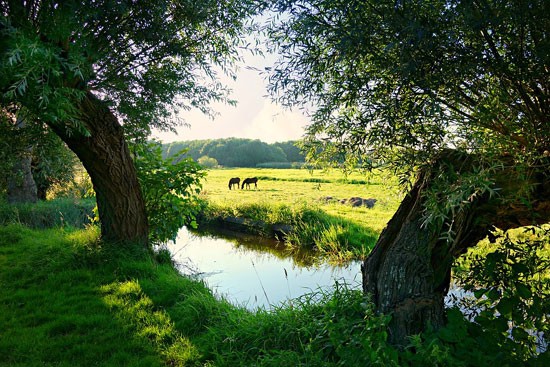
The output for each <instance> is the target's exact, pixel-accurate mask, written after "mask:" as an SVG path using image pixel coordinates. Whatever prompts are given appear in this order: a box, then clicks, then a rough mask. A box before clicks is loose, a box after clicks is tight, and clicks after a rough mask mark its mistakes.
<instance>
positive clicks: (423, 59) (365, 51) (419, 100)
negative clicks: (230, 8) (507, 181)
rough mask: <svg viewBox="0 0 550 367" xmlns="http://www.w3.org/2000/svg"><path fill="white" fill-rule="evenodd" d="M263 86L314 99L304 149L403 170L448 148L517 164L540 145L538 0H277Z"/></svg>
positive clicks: (543, 126) (544, 77)
mask: <svg viewBox="0 0 550 367" xmlns="http://www.w3.org/2000/svg"><path fill="white" fill-rule="evenodd" d="M274 4H275V5H274V8H275V9H276V10H277V11H278V12H281V13H282V14H283V15H281V14H280V13H277V14H276V15H274V16H273V18H272V19H271V23H270V24H269V25H268V29H269V36H270V38H271V39H272V42H273V46H274V47H275V48H276V49H277V50H278V51H279V52H280V53H281V58H280V61H279V62H278V64H277V65H275V67H274V68H273V69H272V70H271V73H270V81H271V86H270V88H271V92H272V93H273V95H274V96H275V97H276V98H277V99H278V100H280V101H281V102H283V103H285V104H289V105H294V104H302V105H304V106H306V105H307V106H311V105H313V106H318V107H317V108H316V109H315V110H314V111H313V124H311V125H310V126H309V127H308V129H307V133H306V137H305V141H304V147H305V148H307V149H308V152H309V153H308V154H309V155H310V158H320V159H321V160H325V161H327V160H328V161H332V162H334V163H337V164H342V163H349V164H352V165H355V164H357V162H359V163H361V164H364V165H366V167H370V166H372V165H376V164H392V165H393V166H394V167H395V168H396V169H400V168H405V169H406V170H407V171H408V172H410V171H411V170H414V168H415V167H416V166H419V165H423V164H426V163H428V164H429V162H430V161H431V160H430V158H433V157H434V155H436V154H437V153H438V152H439V151H440V150H441V149H442V148H449V147H453V148H456V149H461V150H464V151H468V152H476V153H480V154H483V155H486V156H491V155H500V154H501V153H502V152H506V153H507V154H509V155H513V156H515V157H516V158H517V159H518V160H520V161H524V162H527V161H530V160H531V159H537V158H540V156H541V155H542V154H543V152H544V151H545V150H547V149H548V147H549V146H550V140H549V139H550V138H549V135H548V133H547V132H548V131H550V127H549V125H548V123H549V122H548V119H547V118H546V117H545V116H547V111H546V110H545V109H546V107H545V106H547V105H548V102H549V98H550V96H549V92H550V90H549V89H548V88H549V85H548V82H547V81H548V79H549V72H550V68H549V67H548V65H549V64H550V56H549V55H550V52H549V50H550V43H549V41H548V33H547V29H548V27H549V25H550V15H549V14H550V8H549V7H550V4H549V3H548V2H547V1H544V0H538V1H534V2H533V1H530V2H525V1H521V0H508V1H504V2H503V1H497V0H490V1H484V2H472V1H439V0H433V1H424V0H422V1H420V0H419V1H416V0H413V1H403V2H397V3H396V2H395V1H377V2H376V3H370V2H364V1H359V0H354V1H343V0H299V1H287V0H280V1H276V2H274Z"/></svg>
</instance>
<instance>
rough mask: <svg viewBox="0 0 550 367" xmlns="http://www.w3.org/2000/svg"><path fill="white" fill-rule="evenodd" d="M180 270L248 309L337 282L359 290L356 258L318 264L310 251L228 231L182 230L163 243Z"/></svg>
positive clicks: (279, 302)
mask: <svg viewBox="0 0 550 367" xmlns="http://www.w3.org/2000/svg"><path fill="white" fill-rule="evenodd" d="M167 249H168V250H169V251H170V252H171V254H172V257H173V258H174V260H175V261H176V265H177V268H178V270H179V271H180V272H181V273H183V274H186V275H190V276H194V277H197V278H199V279H202V280H203V281H204V282H205V283H206V284H207V285H208V286H209V287H210V288H211V289H212V290H213V291H214V293H215V294H216V295H217V296H219V297H223V298H225V299H226V300H228V301H229V302H231V303H233V304H235V305H240V306H244V307H246V308H248V309H250V310H254V309H257V308H265V309H271V308H273V307H277V306H281V305H283V304H285V303H288V302H290V301H291V300H292V299H295V298H298V297H300V296H302V295H304V294H306V293H311V292H315V291H330V290H331V289H332V287H334V286H335V284H336V282H338V283H340V284H342V283H346V285H347V286H348V287H350V288H353V289H360V288H361V266H360V262H359V261H355V262H352V263H350V264H348V265H346V266H336V265H331V264H328V263H324V262H321V261H320V260H319V258H318V257H317V256H316V255H315V254H314V252H313V251H300V252H299V253H293V254H290V253H289V250H288V249H286V248H285V246H284V245H283V244H282V243H280V242H277V241H275V240H270V239H264V238H259V237H256V236H247V235H243V234H241V233H236V232H231V231H216V233H215V234H209V233H204V232H201V233H198V232H191V231H189V230H188V229H187V228H185V227H184V228H182V229H181V230H180V231H179V233H178V236H177V239H176V241H174V242H172V243H170V244H168V245H167Z"/></svg>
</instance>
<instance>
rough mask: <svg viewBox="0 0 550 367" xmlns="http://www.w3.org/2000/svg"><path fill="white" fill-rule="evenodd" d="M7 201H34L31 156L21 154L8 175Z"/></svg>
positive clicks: (13, 202)
mask: <svg viewBox="0 0 550 367" xmlns="http://www.w3.org/2000/svg"><path fill="white" fill-rule="evenodd" d="M7 181H8V190H7V191H8V192H7V197H8V203H10V204H15V203H36V201H37V200H38V196H37V190H36V184H35V182H34V179H33V177H32V173H31V157H30V156H25V155H24V156H21V157H19V159H18V160H17V162H16V163H15V164H14V166H13V169H12V174H11V175H8V180H7Z"/></svg>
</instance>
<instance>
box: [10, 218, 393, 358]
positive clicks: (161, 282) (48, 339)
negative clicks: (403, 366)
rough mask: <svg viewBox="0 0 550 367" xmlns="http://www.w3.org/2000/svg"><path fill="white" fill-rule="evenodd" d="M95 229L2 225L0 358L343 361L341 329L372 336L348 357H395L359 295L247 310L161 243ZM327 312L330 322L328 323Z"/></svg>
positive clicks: (346, 339)
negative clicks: (150, 247) (122, 239)
mask: <svg viewBox="0 0 550 367" xmlns="http://www.w3.org/2000/svg"><path fill="white" fill-rule="evenodd" d="M97 236H98V232H97V230H96V229H94V228H90V229H87V230H60V229H49V230H40V231H39V230H31V229H28V228H25V227H21V226H18V225H10V226H3V227H0V262H1V266H0V269H1V270H0V279H1V287H0V326H1V329H0V330H2V337H1V338H0V365H3V366H39V365H61V366H75V365H80V366H86V365H97V364H98V363H99V365H102V366H120V365H126V366H164V365H175V366H183V365H219V366H238V365H243V366H249V365H266V366H270V365H271V366H275V365H281V363H282V362H283V361H284V362H285V364H286V365H288V364H287V363H291V364H292V362H291V361H293V362H296V363H297V364H292V365H300V364H304V363H309V362H307V361H312V363H314V364H310V365H321V364H317V363H323V365H328V366H330V365H333V364H334V365H337V362H338V363H340V362H342V361H346V358H348V357H346V356H338V353H336V350H337V349H338V348H342V347H340V344H341V345H342V346H345V345H346V344H348V345H349V343H350V341H351V339H349V338H360V339H364V340H371V339H372V341H375V343H369V344H371V346H369V347H368V348H367V349H365V347H366V346H361V345H359V344H357V345H350V346H349V347H343V348H344V349H347V350H348V353H351V354H354V355H356V356H355V358H359V359H364V358H367V359H370V358H371V357H369V356H371V355H372V353H374V351H375V350H377V349H378V350H381V348H383V349H384V352H383V353H381V354H379V355H377V356H376V360H379V361H387V362H391V361H395V362H396V361H397V360H396V358H397V355H396V354H395V352H394V351H393V350H392V349H391V348H390V347H387V346H385V343H384V337H383V336H384V334H383V332H382V330H383V322H384V320H383V319H382V318H380V317H375V316H373V315H372V313H371V311H370V308H369V307H368V306H367V303H365V300H364V299H363V296H362V295H361V294H360V293H359V292H352V291H347V290H345V289H342V290H339V291H338V292H337V293H335V294H330V295H329V294H312V295H310V296H308V297H305V298H303V299H302V301H301V304H298V303H297V304H296V306H295V307H294V308H293V309H281V310H278V311H274V312H266V311H263V312H257V313H252V312H249V311H247V310H245V309H242V308H239V307H235V306H232V305H230V304H228V303H227V302H225V301H223V300H219V299H216V298H215V297H214V296H213V295H212V292H211V291H210V290H209V289H208V288H206V286H205V285H204V284H203V283H201V282H198V281H193V280H191V279H189V278H186V277H183V276H181V275H180V274H178V273H177V271H176V270H175V269H174V267H173V266H172V263H171V261H170V257H169V256H167V254H166V253H164V252H161V253H158V254H154V255H152V254H148V253H146V252H145V251H143V252H140V251H135V250H133V251H130V250H128V249H124V248H120V247H116V246H110V245H108V244H104V243H101V242H99V241H98V239H97ZM333 314H338V315H339V316H338V318H341V319H340V321H336V320H333V321H336V322H335V323H332V322H330V323H329V322H328V321H329V320H328V319H327V318H330V316H329V315H333ZM323 319H326V320H325V321H326V322H322V323H321V324H319V321H321V320H323ZM354 326H355V327H354ZM358 326H361V327H360V328H359V329H357V327H358ZM367 326H368V328H367ZM332 329H334V330H332ZM367 329H370V331H368V332H367ZM338 330H340V331H346V332H345V333H344V334H342V335H336V334H333V331H338ZM376 330H378V331H376ZM323 334H324V336H323ZM346 335H347V336H346ZM314 337H315V338H314ZM322 345H324V346H325V347H324V349H322V348H321V346H322ZM329 345H332V347H330V348H329V349H327V346H329ZM374 348H375V349H374ZM369 350H370V352H369ZM315 361H316V362H315Z"/></svg>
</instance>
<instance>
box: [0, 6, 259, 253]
mask: <svg viewBox="0 0 550 367" xmlns="http://www.w3.org/2000/svg"><path fill="white" fill-rule="evenodd" d="M256 10H257V8H256V5H255V2H254V1H232V0H223V1H220V0H206V1H200V2H188V1H154V2H145V1H143V2H142V1H140V2H136V1H129V0H128V1H125V0H100V1H94V2H81V1H54V0H50V1H48V0H36V1H0V54H1V59H0V104H1V106H2V107H5V106H8V105H10V104H15V105H18V106H21V107H22V108H25V109H27V110H29V111H30V112H31V113H32V114H33V115H35V116H37V118H38V119H39V120H40V121H42V122H43V123H46V124H47V125H48V126H49V127H50V128H51V129H52V130H53V131H54V132H55V133H56V134H57V135H59V136H60V137H61V139H62V140H63V141H64V142H65V143H66V144H67V145H68V147H69V148H70V149H71V150H72V151H73V152H75V153H76V155H77V156H78V158H79V159H80V160H81V161H82V163H83V165H84V167H85V168H86V170H87V171H88V173H89V175H90V178H91V180H92V183H93V186H94V190H95V192H96V198H97V205H98V211H99V216H100V220H101V232H102V236H103V238H104V239H105V240H110V241H116V242H139V243H142V244H145V245H146V244H147V237H148V223H147V217H146V210H145V205H144V202H143V196H142V193H141V190H140V186H139V183H138V180H137V177H136V172H135V167H134V165H133V162H132V159H131V157H130V153H129V151H128V147H127V143H126V137H132V138H133V139H136V140H141V141H143V140H144V139H145V138H146V137H147V135H148V134H149V132H150V130H151V128H152V127H157V128H161V129H173V127H174V126H175V125H176V124H177V123H178V120H177V118H175V116H176V113H177V110H178V109H189V108H192V107H194V108H198V109H200V110H202V111H204V112H206V113H208V112H209V107H208V104H209V102H210V101H213V100H214V101H225V100H227V90H226V89H225V88H224V87H223V86H221V85H220V84H219V83H218V82H216V71H215V70H214V69H213V65H218V66H220V68H221V69H222V70H224V71H225V72H228V73H231V70H232V65H233V64H234V62H235V61H236V60H237V59H238V56H237V46H238V45H239V44H240V43H241V42H242V41H241V40H240V39H239V36H240V35H241V34H242V32H243V31H244V30H246V29H247V28H248V24H247V23H246V19H247V17H248V16H249V15H250V14H252V13H254V12H255V11H256ZM121 123H122V125H123V127H122V126H121Z"/></svg>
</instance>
